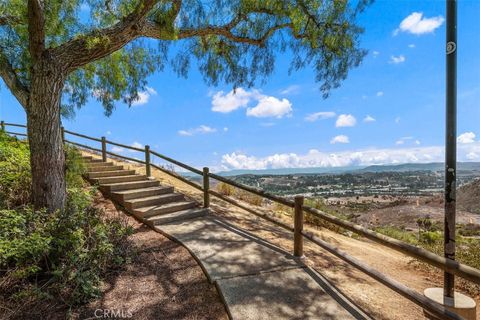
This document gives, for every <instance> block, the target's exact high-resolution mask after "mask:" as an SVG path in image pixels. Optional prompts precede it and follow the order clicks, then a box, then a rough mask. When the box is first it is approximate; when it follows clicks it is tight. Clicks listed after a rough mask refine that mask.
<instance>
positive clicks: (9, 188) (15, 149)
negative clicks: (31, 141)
mask: <svg viewBox="0 0 480 320" xmlns="http://www.w3.org/2000/svg"><path fill="white" fill-rule="evenodd" d="M30 185H31V175H30V151H29V149H28V144H27V143H26V142H24V141H21V140H17V139H16V138H13V137H9V136H7V135H6V134H5V133H3V132H2V131H0V208H15V207H18V206H20V205H23V204H26V203H28V202H29V200H30Z"/></svg>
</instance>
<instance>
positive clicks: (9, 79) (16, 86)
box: [0, 50, 29, 108]
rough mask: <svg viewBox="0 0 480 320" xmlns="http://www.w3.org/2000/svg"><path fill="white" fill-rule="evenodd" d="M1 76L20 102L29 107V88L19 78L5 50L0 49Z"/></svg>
mask: <svg viewBox="0 0 480 320" xmlns="http://www.w3.org/2000/svg"><path fill="white" fill-rule="evenodd" d="M0 77H2V79H3V81H4V82H5V84H6V85H7V87H8V88H9V89H10V91H11V92H12V93H13V94H14V96H15V97H16V98H17V100H18V102H20V104H21V105H22V106H23V107H24V108H27V105H28V96H29V90H28V88H27V87H25V86H24V85H23V84H22V83H21V82H20V81H19V80H18V78H17V75H16V74H15V70H13V67H12V65H11V64H10V62H9V61H8V58H7V56H6V55H5V53H3V51H1V50H0Z"/></svg>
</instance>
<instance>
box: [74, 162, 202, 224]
mask: <svg viewBox="0 0 480 320" xmlns="http://www.w3.org/2000/svg"><path fill="white" fill-rule="evenodd" d="M82 158H83V161H84V162H85V164H86V166H87V173H86V174H85V178H86V179H87V180H88V181H89V182H90V183H91V184H95V185H98V186H99V189H100V191H101V192H102V193H103V194H105V195H106V196H107V197H109V198H110V199H112V200H113V201H115V202H116V203H117V204H119V205H121V206H122V207H123V208H124V209H126V210H127V211H128V212H129V213H131V214H133V215H134V216H135V217H137V218H138V219H139V220H141V221H143V222H144V223H146V224H149V225H153V226H155V225H160V224H166V223H170V222H174V221H177V220H186V219H192V218H196V217H201V216H204V215H205V214H207V213H208V210H207V209H204V208H201V207H200V206H199V204H198V203H197V202H195V201H192V200H188V199H186V198H185V196H184V195H183V194H181V193H176V192H175V191H174V188H173V187H170V186H164V185H160V182H159V181H157V180H154V179H152V178H149V177H147V176H145V175H140V174H137V173H136V172H135V170H127V169H125V168H124V167H123V166H120V165H114V164H113V162H108V161H107V162H103V161H102V159H96V158H93V157H92V156H83V157H82Z"/></svg>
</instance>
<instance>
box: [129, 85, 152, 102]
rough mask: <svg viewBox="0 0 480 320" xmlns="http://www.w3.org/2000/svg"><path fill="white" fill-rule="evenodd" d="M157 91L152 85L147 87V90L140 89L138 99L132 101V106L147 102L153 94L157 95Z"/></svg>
mask: <svg viewBox="0 0 480 320" xmlns="http://www.w3.org/2000/svg"><path fill="white" fill-rule="evenodd" d="M156 95H157V91H155V89H153V88H150V87H145V91H140V92H139V93H138V97H137V99H136V100H134V101H133V102H132V106H141V105H144V104H147V103H148V101H149V100H150V97H151V96H156Z"/></svg>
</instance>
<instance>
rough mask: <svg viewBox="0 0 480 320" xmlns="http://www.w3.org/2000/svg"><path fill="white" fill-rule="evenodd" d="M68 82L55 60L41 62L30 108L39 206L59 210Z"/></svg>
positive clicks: (34, 183)
mask: <svg viewBox="0 0 480 320" xmlns="http://www.w3.org/2000/svg"><path fill="white" fill-rule="evenodd" d="M64 81H65V76H64V72H62V70H61V69H60V68H58V67H57V66H55V64H54V63H52V62H41V63H39V64H37V65H35V66H34V68H33V70H32V85H31V92H30V96H29V100H28V106H27V108H26V110H27V121H28V139H29V145H30V165H31V169H32V202H33V205H34V208H35V209H41V208H46V209H47V210H48V211H55V210H63V208H64V206H65V200H66V182H65V153H64V149H63V141H62V136H61V129H60V128H61V122H60V99H61V94H62V88H63V84H64Z"/></svg>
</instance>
